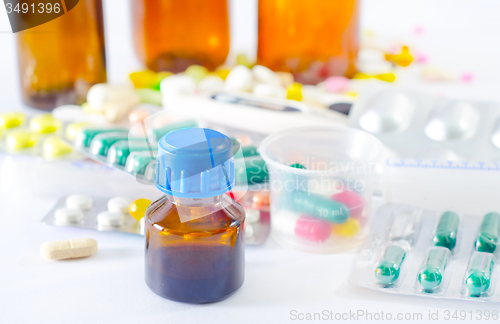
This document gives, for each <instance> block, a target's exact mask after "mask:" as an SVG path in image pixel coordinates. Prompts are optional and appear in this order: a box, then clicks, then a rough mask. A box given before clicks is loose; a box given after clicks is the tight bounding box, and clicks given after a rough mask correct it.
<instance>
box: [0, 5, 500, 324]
mask: <svg viewBox="0 0 500 324" xmlns="http://www.w3.org/2000/svg"><path fill="white" fill-rule="evenodd" d="M104 3H105V8H104V9H105V24H106V51H107V59H108V63H109V64H108V73H109V79H110V81H112V82H123V81H124V80H125V79H126V76H127V74H128V73H129V72H130V71H132V70H134V69H138V68H140V64H139V62H138V61H137V60H136V58H135V54H134V52H133V48H132V41H131V26H130V12H129V4H128V1H124V0H104ZM362 5H363V9H362V20H361V21H362V27H361V29H362V30H364V29H369V30H371V31H373V32H374V33H375V35H377V36H378V37H379V38H380V40H381V42H383V43H384V42H385V43H391V42H394V41H399V42H403V43H407V44H410V45H413V46H416V47H418V49H420V50H421V51H422V52H424V53H425V54H427V55H428V56H429V58H430V61H431V63H433V64H435V65H437V66H439V67H442V68H446V69H449V70H452V71H454V72H455V73H457V74H460V73H463V72H471V73H473V74H474V77H475V80H474V82H472V83H460V82H456V83H448V84H441V85H428V84H423V83H422V82H420V81H418V80H407V85H409V86H412V87H415V88H418V89H421V90H423V91H430V92H433V93H437V94H443V95H449V96H460V97H464V98H475V99H480V100H496V101H498V100H500V91H499V89H500V81H499V78H498V74H499V73H500V60H499V59H498V58H499V57H500V46H499V44H498V43H499V40H500V37H499V36H500V19H498V13H499V12H500V2H498V1H495V0H490V1H486V0H484V1H472V0H471V1H464V0H438V1H436V0H419V1H401V0H365V1H363V3H362ZM231 15H232V18H231V23H232V25H233V29H232V49H231V52H232V53H233V54H234V53H239V52H246V53H248V54H249V55H250V56H254V55H255V44H256V26H257V25H256V1H255V0H233V1H231ZM418 26H421V27H422V28H423V33H421V34H419V35H416V34H415V33H414V32H413V30H414V29H415V27H418ZM8 31H9V25H8V22H7V17H6V14H5V11H2V10H0V45H1V46H0V111H8V110H14V109H27V108H25V107H23V105H22V103H21V101H20V93H19V87H18V83H19V81H18V74H17V62H16V50H15V38H14V36H13V35H12V34H11V33H9V32H8ZM28 111H29V112H30V113H31V112H32V111H31V110H28ZM0 159H1V157H0ZM27 167H28V168H29V164H28V166H27ZM22 184H23V185H22V186H19V188H17V189H16V190H12V191H11V192H9V193H5V192H2V193H1V196H0V221H1V223H0V244H1V246H0V247H1V249H0V323H8V324H10V323H28V322H29V323H114V322H116V323H151V322H153V321H154V322H156V323H205V322H210V323H284V322H288V321H290V311H291V310H297V311H298V312H302V313H307V312H321V311H323V310H328V311H333V312H349V311H354V312H356V311H357V310H366V311H369V312H372V313H380V312H384V313H387V312H391V313H392V314H393V316H394V317H395V316H396V314H397V313H400V312H401V313H405V312H409V313H422V314H423V318H424V319H427V316H428V313H429V311H432V312H435V311H436V310H438V311H439V313H440V319H443V318H444V312H445V310H450V311H452V312H453V311H455V310H458V311H460V310H464V311H473V312H475V311H477V310H494V309H497V310H498V305H496V304H484V303H473V302H464V301H445V300H435V299H431V298H417V297H414V298H412V297H401V296H395V295H389V294H384V293H379V292H372V291H369V290H364V289H359V288H355V287H351V286H349V285H348V284H347V283H346V280H347V278H348V275H349V272H350V270H349V268H350V265H351V262H352V259H353V256H354V253H352V252H351V253H343V254H337V255H314V254H306V253H301V252H296V251H292V250H288V249H284V248H282V247H280V246H278V245H277V244H276V243H275V242H273V241H272V240H269V241H268V242H267V243H266V244H264V245H263V246H257V247H248V248H247V250H246V280H245V284H244V285H243V287H242V288H241V289H240V290H239V291H238V292H237V293H236V294H235V295H234V296H232V297H231V298H229V299H228V300H226V301H223V302H220V303H217V304H211V305H202V306H196V305H186V304H180V303H174V302H170V301H167V300H164V299H162V298H160V297H157V296H156V295H154V294H153V293H152V292H150V291H149V289H148V288H147V287H146V285H145V284H144V280H143V277H144V273H143V271H144V267H143V258H144V256H143V249H144V247H143V245H144V244H143V238H142V237H137V236H132V235H124V234H113V233H112V234H106V233H99V232H92V231H85V230H78V229H63V228H52V227H45V226H43V225H41V224H40V219H41V218H42V217H43V216H44V215H45V213H46V212H47V211H48V210H49V209H50V208H51V207H52V205H53V204H54V203H55V199H54V198H40V197H35V196H33V195H32V194H30V191H29V185H30V183H29V179H27V180H25V182H23V183H22ZM82 236H87V237H93V238H95V239H97V240H98V242H99V252H98V254H96V255H95V256H93V257H91V258H89V259H82V260H74V261H69V262H48V261H44V260H42V259H40V257H39V250H38V249H39V246H40V244H42V243H43V242H45V241H50V240H57V239H65V238H71V237H82ZM497 289H498V288H497ZM474 315H475V314H474ZM292 322H293V321H292ZM345 322H347V321H345ZM359 322H363V321H362V319H360V320H359ZM405 322H411V321H405ZM464 322H466V321H461V323H464ZM478 322H483V321H478ZM489 322H492V321H491V320H490V321H489Z"/></svg>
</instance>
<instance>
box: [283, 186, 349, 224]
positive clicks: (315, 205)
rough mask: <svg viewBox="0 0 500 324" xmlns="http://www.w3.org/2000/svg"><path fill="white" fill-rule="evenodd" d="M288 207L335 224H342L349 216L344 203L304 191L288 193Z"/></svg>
mask: <svg viewBox="0 0 500 324" xmlns="http://www.w3.org/2000/svg"><path fill="white" fill-rule="evenodd" d="M289 208H290V209H292V210H293V211H295V212H298V213H301V214H306V215H308V216H312V217H317V218H321V219H323V220H326V221H328V222H332V223H335V224H343V223H345V222H346V221H347V219H348V218H349V209H348V208H347V206H346V205H344V204H342V203H340V202H337V201H335V200H332V199H330V198H328V197H325V196H322V195H318V194H314V193H308V192H306V191H293V192H292V193H290V202H289Z"/></svg>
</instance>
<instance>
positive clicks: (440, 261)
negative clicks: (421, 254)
mask: <svg viewBox="0 0 500 324" xmlns="http://www.w3.org/2000/svg"><path fill="white" fill-rule="evenodd" d="M450 258H451V253H450V250H448V249H447V248H444V247H440V246H439V247H433V248H431V249H430V250H429V251H428V252H427V255H426V256H425V259H424V264H423V265H422V267H421V268H420V271H419V272H418V282H419V283H420V286H421V287H422V288H423V289H424V290H425V291H433V290H435V289H437V288H438V287H439V286H440V285H441V283H442V281H443V275H444V272H445V270H446V267H447V266H448V262H449V260H450Z"/></svg>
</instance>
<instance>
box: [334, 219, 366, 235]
mask: <svg viewBox="0 0 500 324" xmlns="http://www.w3.org/2000/svg"><path fill="white" fill-rule="evenodd" d="M360 228H361V226H360V225H359V221H358V220H357V219H355V218H348V219H347V221H346V222H345V223H343V224H335V225H332V233H333V234H335V235H338V236H344V237H353V236H354V235H356V234H357V233H358V232H359V229H360Z"/></svg>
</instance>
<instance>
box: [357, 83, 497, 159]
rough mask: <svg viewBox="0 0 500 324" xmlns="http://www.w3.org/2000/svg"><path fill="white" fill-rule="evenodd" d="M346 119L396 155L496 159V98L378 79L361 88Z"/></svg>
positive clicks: (406, 156)
mask: <svg viewBox="0 0 500 324" xmlns="http://www.w3.org/2000/svg"><path fill="white" fill-rule="evenodd" d="M361 94H362V95H361V96H360V97H359V99H358V100H357V102H356V103H355V104H354V106H353V107H352V109H351V111H350V112H349V117H348V125H349V126H350V127H353V128H358V129H362V130H364V131H367V132H369V133H371V134H373V135H375V136H376V137H377V138H378V139H379V140H380V141H381V142H382V143H383V144H384V145H385V146H386V147H387V148H388V149H389V150H390V151H391V152H392V153H393V155H394V157H396V158H406V159H408V158H410V159H433V160H444V161H469V162H475V161H482V162H491V161H498V159H499V158H500V104H498V103H491V102H480V101H470V100H458V99H449V98H444V97H439V96H435V95H429V94H422V93H417V92H414V91H409V90H404V89H394V88H389V87H387V86H382V85H372V86H371V87H367V88H365V89H363V91H362V92H361Z"/></svg>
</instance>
